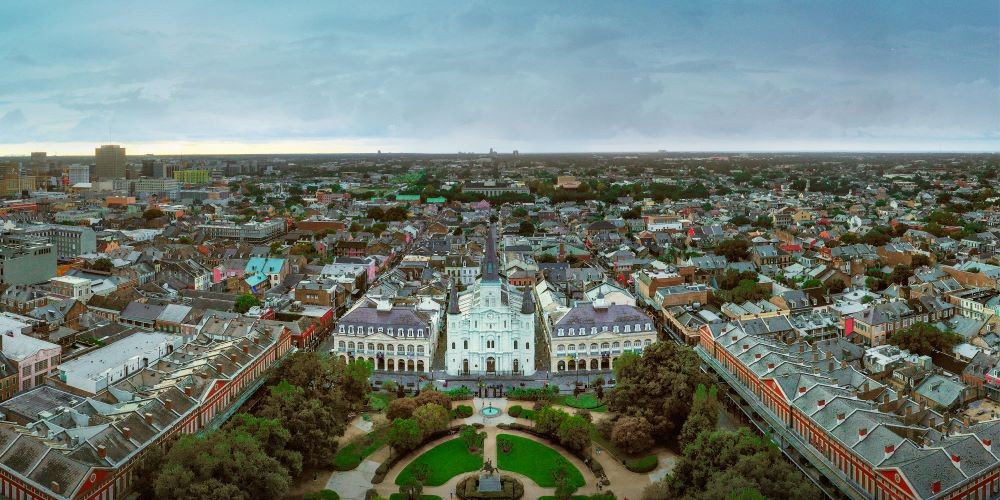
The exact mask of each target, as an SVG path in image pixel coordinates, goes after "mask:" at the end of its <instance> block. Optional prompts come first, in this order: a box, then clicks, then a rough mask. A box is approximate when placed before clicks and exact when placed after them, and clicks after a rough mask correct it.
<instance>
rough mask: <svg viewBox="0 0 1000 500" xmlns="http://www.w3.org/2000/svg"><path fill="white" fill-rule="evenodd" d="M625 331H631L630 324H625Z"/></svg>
mask: <svg viewBox="0 0 1000 500" xmlns="http://www.w3.org/2000/svg"><path fill="white" fill-rule="evenodd" d="M625 333H632V325H625Z"/></svg>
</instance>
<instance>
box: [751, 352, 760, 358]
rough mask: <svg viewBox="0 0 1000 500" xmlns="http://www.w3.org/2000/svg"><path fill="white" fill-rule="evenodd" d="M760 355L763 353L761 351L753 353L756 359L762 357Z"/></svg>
mask: <svg viewBox="0 0 1000 500" xmlns="http://www.w3.org/2000/svg"><path fill="white" fill-rule="evenodd" d="M760 357H761V354H760V353H759V352H758V353H757V354H754V355H753V358H754V359H760Z"/></svg>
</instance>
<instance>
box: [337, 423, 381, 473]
mask: <svg viewBox="0 0 1000 500" xmlns="http://www.w3.org/2000/svg"><path fill="white" fill-rule="evenodd" d="M385 439H386V433H385V432H382V433H375V432H369V433H368V434H366V435H365V436H364V438H363V439H359V440H356V441H354V442H351V443H350V444H348V445H347V446H344V447H343V448H341V449H339V450H337V454H336V455H334V456H333V460H332V462H331V463H332V465H333V468H334V470H339V471H346V470H354V469H356V468H357V467H358V465H361V461H362V460H364V459H365V458H366V457H367V456H368V455H371V454H372V453H375V450H378V449H379V448H381V447H382V445H384V444H385Z"/></svg>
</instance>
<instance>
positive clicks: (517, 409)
mask: <svg viewBox="0 0 1000 500" xmlns="http://www.w3.org/2000/svg"><path fill="white" fill-rule="evenodd" d="M523 409H524V408H522V407H521V405H514V406H511V407H510V408H508V409H507V414H508V415H510V416H512V417H514V418H517V416H518V415H520V414H521V410H523Z"/></svg>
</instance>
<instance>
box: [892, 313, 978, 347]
mask: <svg viewBox="0 0 1000 500" xmlns="http://www.w3.org/2000/svg"><path fill="white" fill-rule="evenodd" d="M888 340H889V343H890V344H893V345H895V346H898V347H899V348H900V349H906V350H907V351H910V352H911V353H913V354H921V355H930V354H932V353H933V352H934V351H942V352H949V353H950V352H951V348H952V347H955V346H956V345H957V344H959V343H961V342H963V341H964V340H965V339H964V337H962V336H961V335H959V334H957V333H955V332H950V331H942V330H939V329H938V328H937V327H935V326H934V325H932V324H930V323H925V322H922V321H921V322H918V323H914V324H913V325H911V326H909V327H907V328H903V329H901V330H896V332H895V333H893V334H892V335H890V336H889V339H888Z"/></svg>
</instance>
